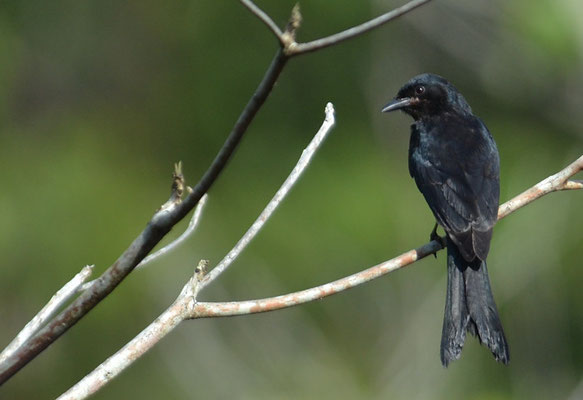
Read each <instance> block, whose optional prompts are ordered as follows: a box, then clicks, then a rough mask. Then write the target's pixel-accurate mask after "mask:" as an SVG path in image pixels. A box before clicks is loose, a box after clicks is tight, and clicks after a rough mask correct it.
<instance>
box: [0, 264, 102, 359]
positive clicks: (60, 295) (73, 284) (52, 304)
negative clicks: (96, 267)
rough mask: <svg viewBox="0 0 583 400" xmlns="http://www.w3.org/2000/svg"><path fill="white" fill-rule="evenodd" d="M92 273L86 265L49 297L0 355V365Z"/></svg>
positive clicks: (69, 297) (74, 292)
mask: <svg viewBox="0 0 583 400" xmlns="http://www.w3.org/2000/svg"><path fill="white" fill-rule="evenodd" d="M92 272H93V265H87V266H85V267H83V269H82V270H81V271H80V272H79V273H78V274H77V275H75V276H74V277H73V279H71V280H70V281H69V282H67V283H66V284H65V285H64V286H63V287H62V288H61V289H59V290H58V291H57V293H55V294H54V295H53V297H51V299H50V300H49V302H48V303H47V304H46V305H45V306H44V307H43V308H42V309H41V310H40V311H39V312H38V314H36V315H35V316H34V318H32V319H31V320H30V322H29V323H28V324H26V326H25V327H24V328H22V330H21V331H20V333H19V334H18V335H17V336H16V338H14V340H13V341H12V342H10V344H9V345H8V346H7V347H6V348H5V349H4V351H2V354H0V363H2V362H4V360H6V359H7V358H8V357H10V356H12V355H13V354H14V353H15V352H16V351H17V350H18V348H20V346H22V344H23V343H25V342H26V341H27V340H28V339H29V338H30V337H31V336H32V335H33V334H34V333H35V332H37V331H38V330H39V329H40V328H41V327H42V326H43V325H44V324H46V323H47V321H48V320H49V318H51V317H52V316H53V315H54V314H55V313H56V312H57V311H58V310H59V308H61V307H62V306H63V304H65V303H66V302H67V301H69V300H70V299H71V298H72V297H73V296H74V295H75V294H76V293H77V291H78V290H79V288H80V287H81V286H82V285H83V282H85V281H86V280H87V279H88V278H89V276H91V273H92Z"/></svg>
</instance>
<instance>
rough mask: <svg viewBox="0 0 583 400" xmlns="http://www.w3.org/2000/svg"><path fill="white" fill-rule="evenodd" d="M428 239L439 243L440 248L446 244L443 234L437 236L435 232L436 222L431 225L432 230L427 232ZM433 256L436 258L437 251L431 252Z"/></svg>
mask: <svg viewBox="0 0 583 400" xmlns="http://www.w3.org/2000/svg"><path fill="white" fill-rule="evenodd" d="M429 240H430V241H434V240H435V241H436V242H437V243H439V244H440V245H441V247H442V248H444V247H445V246H446V245H447V243H446V240H445V236H439V235H438V234H437V224H435V226H434V227H433V230H432V231H431V233H430V234H429ZM433 257H435V258H437V252H435V253H433Z"/></svg>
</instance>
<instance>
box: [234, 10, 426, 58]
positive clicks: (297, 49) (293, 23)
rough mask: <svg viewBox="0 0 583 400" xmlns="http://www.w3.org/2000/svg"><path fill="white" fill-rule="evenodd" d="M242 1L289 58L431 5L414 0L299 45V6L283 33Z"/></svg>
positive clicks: (340, 40)
mask: <svg viewBox="0 0 583 400" xmlns="http://www.w3.org/2000/svg"><path fill="white" fill-rule="evenodd" d="M240 1H241V3H242V4H243V5H244V6H245V7H247V8H248V9H249V11H251V12H252V13H253V14H254V15H255V16H257V17H258V18H259V19H260V20H261V21H262V22H263V23H264V24H265V25H267V27H268V28H269V30H270V31H271V32H272V33H273V34H274V35H275V37H276V38H277V40H278V41H279V43H280V45H281V48H282V49H283V52H284V54H285V55H286V56H288V57H292V56H296V55H300V54H305V53H311V52H313V51H317V50H320V49H323V48H326V47H330V46H333V45H335V44H338V43H341V42H343V41H345V40H348V39H352V38H353V37H356V36H360V35H362V34H363V33H366V32H368V31H371V30H373V29H375V28H378V27H379V26H381V25H384V24H386V23H387V22H389V21H392V20H394V19H396V18H399V17H400V16H402V15H404V14H407V13H409V12H411V11H413V10H414V9H416V8H417V7H420V6H422V5H423V4H425V3H429V2H430V1H431V0H412V1H410V2H408V3H406V4H405V5H403V6H401V7H399V8H395V9H394V10H391V11H389V12H387V13H385V14H383V15H381V16H379V17H376V18H374V19H371V20H369V21H367V22H364V23H362V24H360V25H357V26H354V27H352V28H349V29H346V30H344V31H342V32H338V33H335V34H333V35H330V36H327V37H324V38H321V39H316V40H312V41H311V42H306V43H297V42H296V41H295V31H296V29H297V28H298V27H299V24H300V22H301V19H302V18H301V14H300V12H299V7H298V5H296V6H295V7H294V9H293V10H292V15H291V18H290V22H289V24H288V25H287V27H286V30H285V31H283V32H282V30H281V29H279V27H278V26H277V24H276V23H275V22H273V20H272V19H271V17H270V16H269V15H267V13H265V12H264V11H263V10H261V9H260V8H259V7H257V6H256V5H255V4H254V3H253V2H252V1H251V0H240Z"/></svg>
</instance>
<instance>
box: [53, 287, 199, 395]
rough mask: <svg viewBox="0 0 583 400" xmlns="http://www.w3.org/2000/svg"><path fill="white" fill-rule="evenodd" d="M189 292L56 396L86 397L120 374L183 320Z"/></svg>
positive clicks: (182, 294) (181, 295) (183, 294)
mask: <svg viewBox="0 0 583 400" xmlns="http://www.w3.org/2000/svg"><path fill="white" fill-rule="evenodd" d="M188 294H189V293H181V294H180V296H179V297H178V299H177V300H176V301H175V302H174V303H173V304H172V305H171V306H170V307H168V309H167V310H166V311H164V312H163V313H162V315H160V316H159V317H158V318H156V320H155V321H154V322H153V323H151V324H150V325H149V326H148V327H147V328H146V329H144V330H143V331H142V332H141V333H140V334H139V335H138V336H136V337H135V338H134V339H132V340H131V341H130V342H129V343H128V344H126V345H125V346H124V347H123V348H122V349H120V350H119V351H118V352H117V353H115V354H114V355H113V356H111V357H110V358H108V359H107V360H106V361H104V362H103V363H102V364H101V365H100V366H98V367H97V368H96V369H95V370H93V372H91V373H90V374H89V375H87V376H86V377H85V378H83V379H82V380H81V381H79V382H78V383H77V384H76V385H75V386H73V387H72V388H71V389H69V390H68V391H67V392H65V393H63V394H62V395H61V396H59V398H58V399H59V400H64V399H68V400H72V399H85V398H87V397H89V396H90V395H92V394H94V393H95V392H97V391H98V390H99V389H101V388H102V387H103V386H105V385H106V384H107V383H109V382H110V381H111V380H112V379H113V378H115V377H116V376H117V375H119V373H121V372H122V371H123V370H124V369H126V368H127V367H128V366H130V365H131V364H132V363H133V362H134V361H136V360H137V359H138V358H140V357H141V356H142V355H143V354H144V353H145V352H146V351H148V350H150V349H151V348H152V347H153V346H154V345H155V344H156V343H158V341H160V339H161V338H163V337H164V336H166V335H167V334H168V333H170V332H171V331H172V330H173V329H174V328H176V326H178V324H180V323H181V322H182V321H183V320H184V316H183V314H184V309H185V303H186V300H187V297H188Z"/></svg>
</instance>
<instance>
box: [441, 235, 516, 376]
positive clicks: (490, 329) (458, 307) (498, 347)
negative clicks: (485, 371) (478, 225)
mask: <svg viewBox="0 0 583 400" xmlns="http://www.w3.org/2000/svg"><path fill="white" fill-rule="evenodd" d="M466 331H469V332H470V333H471V334H473V335H475V336H477V337H478V339H479V340H480V343H482V344H485V345H486V346H487V347H488V348H489V349H490V351H491V352H492V354H493V355H494V357H495V358H496V361H500V362H502V363H504V364H508V362H509V361H510V356H509V351H508V343H507V342H506V337H505V336H504V330H503V329H502V323H501V322H500V317H499V316H498V310H497V308H496V304H495V303H494V297H493V295H492V289H491V288H490V281H489V279H488V269H487V267H486V262H485V261H481V260H479V259H478V258H476V259H475V260H474V261H471V262H468V261H466V260H465V259H464V258H463V257H462V255H461V254H460V251H459V249H458V248H457V246H456V245H455V244H454V243H453V242H452V241H451V240H450V239H449V238H448V239H447V294H446V300H445V314H444V319H443V332H442V336H441V363H442V364H443V365H444V366H446V367H447V366H448V364H449V363H450V362H451V361H453V360H457V359H458V358H459V357H460V355H461V351H462V347H463V345H464V341H465V338H466Z"/></svg>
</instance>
